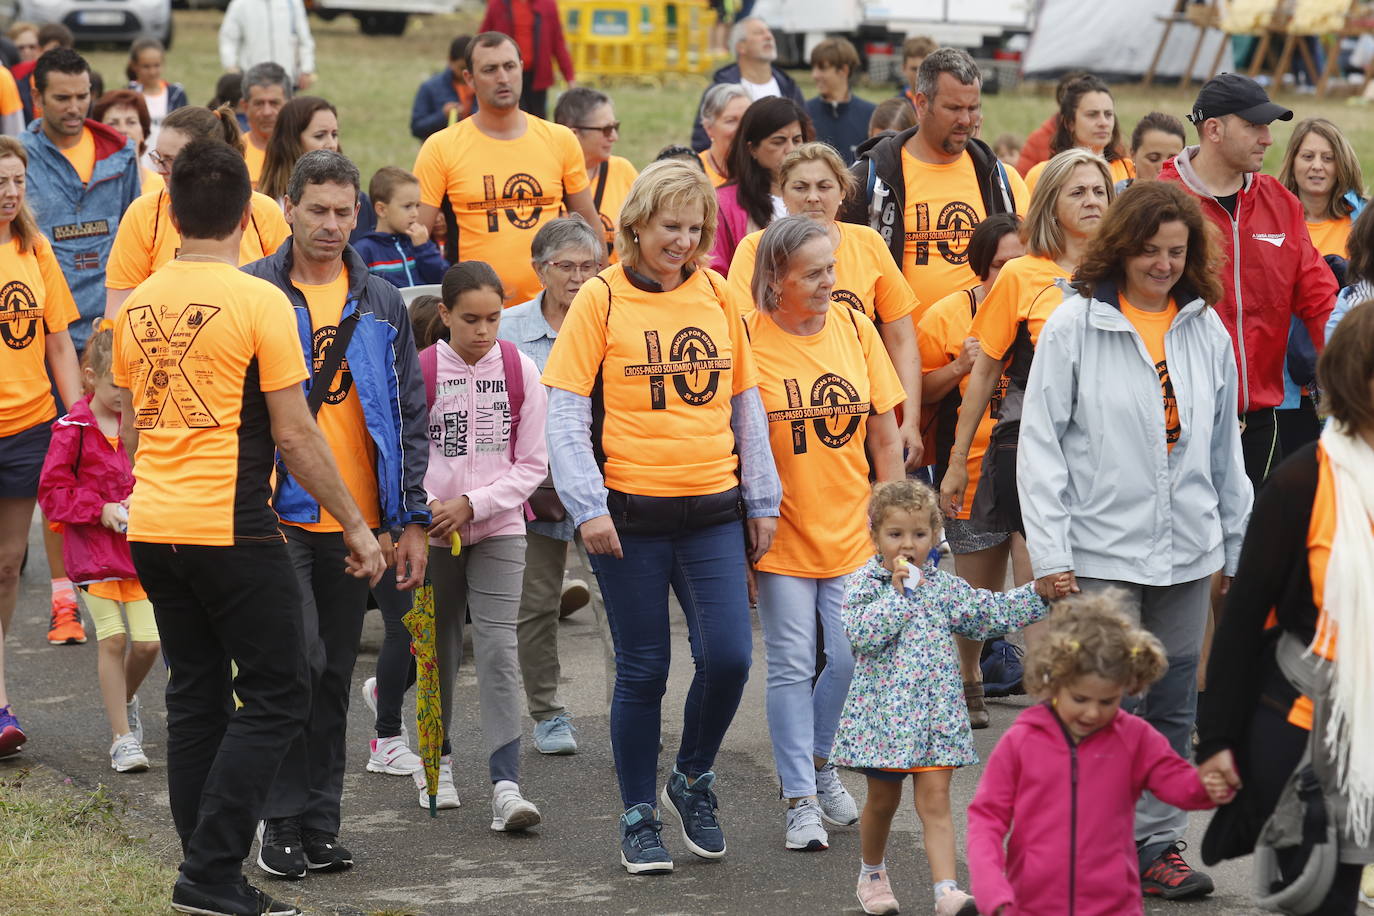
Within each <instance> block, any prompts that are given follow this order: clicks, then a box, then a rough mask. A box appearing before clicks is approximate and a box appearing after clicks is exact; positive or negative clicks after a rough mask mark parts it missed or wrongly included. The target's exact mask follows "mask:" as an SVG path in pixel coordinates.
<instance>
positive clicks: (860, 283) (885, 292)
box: [725, 223, 919, 324]
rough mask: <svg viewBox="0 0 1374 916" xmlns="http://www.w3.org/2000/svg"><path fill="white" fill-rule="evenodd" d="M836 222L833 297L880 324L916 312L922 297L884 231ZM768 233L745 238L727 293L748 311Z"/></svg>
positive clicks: (738, 249)
mask: <svg viewBox="0 0 1374 916" xmlns="http://www.w3.org/2000/svg"><path fill="white" fill-rule="evenodd" d="M834 225H835V227H836V228H838V229H839V230H840V244H839V245H838V246H837V247H836V248H835V288H834V289H833V290H831V291H830V298H831V299H832V300H834V301H835V302H842V303H844V304H845V305H847V306H849V307H850V308H852V309H853V310H854V311H856V312H862V313H863V315H864V316H865V317H866V318H867V319H868V320H869V321H871V322H873V323H875V324H877V323H882V324H890V323H891V322H894V321H896V320H897V319H899V318H905V317H906V316H908V315H910V314H912V313H913V312H915V311H916V309H917V306H918V305H919V303H918V302H917V301H916V297H915V296H914V295H913V294H912V292H911V287H910V286H909V285H908V284H907V282H906V278H905V277H903V276H902V272H901V271H900V270H898V269H897V264H896V263H895V262H894V261H893V260H892V252H891V251H889V250H888V248H887V245H886V244H885V243H884V242H883V238H882V236H880V235H878V233H876V232H874V231H873V230H872V229H870V228H868V227H867V226H855V225H853V224H851V223H835V224H834ZM762 237H763V231H762V230H760V231H758V232H751V233H749V234H748V235H746V236H745V237H744V238H742V239H740V243H739V245H737V246H736V247H735V256H734V258H733V259H732V260H731V261H730V276H729V277H728V278H726V281H725V294H726V296H727V297H728V298H729V299H730V302H731V304H732V305H734V306H735V308H737V309H739V312H740V314H742V315H743V314H746V313H748V312H750V311H752V310H753V309H754V294H753V291H752V288H751V287H752V284H753V282H754V262H755V260H756V259H757V257H758V249H759V239H761V238H762Z"/></svg>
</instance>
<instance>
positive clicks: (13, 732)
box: [0, 706, 29, 757]
mask: <svg viewBox="0 0 1374 916" xmlns="http://www.w3.org/2000/svg"><path fill="white" fill-rule="evenodd" d="M27 740H29V739H28V736H27V735H25V734H24V730H23V729H22V728H20V727H19V720H18V719H16V718H15V717H14V713H12V712H10V708H9V707H8V706H0V757H9V756H10V755H11V754H17V753H19V746H20V745H21V744H23V743H24V742H25V741H27Z"/></svg>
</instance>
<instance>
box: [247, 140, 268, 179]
mask: <svg viewBox="0 0 1374 916" xmlns="http://www.w3.org/2000/svg"><path fill="white" fill-rule="evenodd" d="M243 161H244V162H245V163H247V164H248V180H249V181H251V182H253V190H255V191H256V190H257V189H258V178H260V177H261V176H262V164H263V163H264V162H266V161H267V148H266V147H263V148H262V149H258V148H257V147H256V146H254V145H253V138H252V137H251V136H249V135H248V134H247V133H245V134H244V135H243Z"/></svg>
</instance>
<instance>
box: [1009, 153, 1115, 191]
mask: <svg viewBox="0 0 1374 916" xmlns="http://www.w3.org/2000/svg"><path fill="white" fill-rule="evenodd" d="M1049 163H1050V161H1049V160H1048V159H1046V160H1045V161H1044V162H1037V163H1036V164H1035V165H1034V166H1033V167H1032V168H1031V170H1030V171H1029V172H1027V173H1026V187H1027V188H1028V189H1029V190H1030V192H1031V193H1032V194H1034V193H1035V186H1036V184H1037V183H1039V181H1040V173H1041V172H1043V171H1045V166H1047V165H1049ZM1107 167H1108V168H1110V169H1111V170H1112V185H1113V186H1115V185H1116V183H1117V182H1118V181H1125V180H1126V179H1127V178H1134V177H1135V163H1134V162H1132V161H1131V160H1130V159H1127V158H1126V157H1124V156H1123V157H1121V158H1118V159H1113V160H1112V161H1111V162H1108V163H1107Z"/></svg>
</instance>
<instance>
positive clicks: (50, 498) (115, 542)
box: [38, 395, 138, 585]
mask: <svg viewBox="0 0 1374 916" xmlns="http://www.w3.org/2000/svg"><path fill="white" fill-rule="evenodd" d="M133 490H134V471H133V464H132V463H131V462H130V461H129V453H128V452H126V451H124V443H122V442H119V443H116V447H114V448H112V447H111V446H110V443H109V440H107V439H106V438H105V434H104V433H102V432H101V431H100V426H99V424H97V423H96V421H95V415H94V414H93V413H91V403H90V396H89V395H88V396H87V397H84V398H82V399H81V400H79V401H77V402H76V403H75V404H73V405H72V408H71V412H70V413H68V414H67V415H66V416H65V417H60V418H59V419H58V420H56V421H55V422H54V423H53V425H52V444H51V445H50V446H48V457H47V459H46V460H45V461H44V462H43V476H42V477H40V478H39V481H38V505H40V506H41V507H42V508H43V514H44V515H45V516H46V517H47V519H48V521H50V522H60V523H61V524H62V525H63V526H64V529H65V530H64V532H63V536H62V561H63V562H64V563H66V564H67V577H68V578H69V579H71V580H72V582H74V583H76V584H77V585H86V584H88V583H91V582H104V581H110V580H118V579H137V578H138V573H137V572H135V571H134V561H133V558H132V557H130V556H129V541H128V539H127V538H126V537H125V536H124V535H122V534H119V533H118V532H115V531H111V530H110V529H109V528H106V527H105V526H104V525H102V524H100V510H101V509H103V508H104V507H105V504H106V503H117V502H121V501H123V500H125V499H128V498H129V494H130V493H132V492H133Z"/></svg>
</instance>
